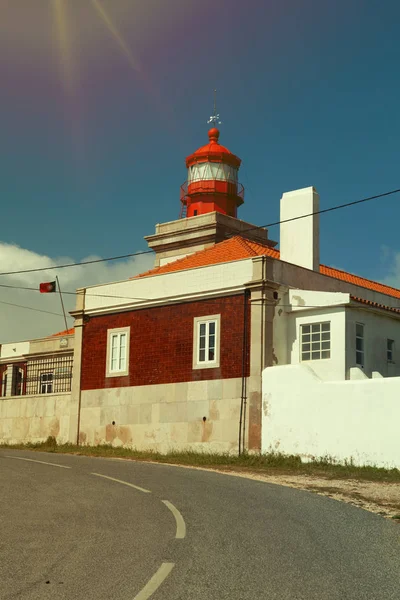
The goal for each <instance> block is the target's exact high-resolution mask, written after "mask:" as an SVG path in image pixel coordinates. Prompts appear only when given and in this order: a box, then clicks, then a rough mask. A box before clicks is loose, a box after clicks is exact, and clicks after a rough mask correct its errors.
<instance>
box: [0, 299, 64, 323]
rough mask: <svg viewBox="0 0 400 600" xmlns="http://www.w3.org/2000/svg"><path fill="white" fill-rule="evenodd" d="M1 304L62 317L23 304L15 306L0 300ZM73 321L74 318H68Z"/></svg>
mask: <svg viewBox="0 0 400 600" xmlns="http://www.w3.org/2000/svg"><path fill="white" fill-rule="evenodd" d="M0 304H7V305H8V306H14V307H16V308H25V309H26V310H34V311H35V312H41V313H46V314H48V315H55V316H56V317H62V314H61V313H55V312H51V311H49V310H42V309H41V308H33V306H22V304H14V303H13V302H4V300H0ZM68 318H69V319H72V317H68Z"/></svg>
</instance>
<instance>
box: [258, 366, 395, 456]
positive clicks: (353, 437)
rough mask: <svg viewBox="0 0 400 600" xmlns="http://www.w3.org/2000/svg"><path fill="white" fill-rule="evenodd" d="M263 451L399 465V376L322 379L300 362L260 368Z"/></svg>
mask: <svg viewBox="0 0 400 600" xmlns="http://www.w3.org/2000/svg"><path fill="white" fill-rule="evenodd" d="M262 388H263V405H262V451H263V452H268V451H270V450H275V451H280V452H284V453H287V454H299V455H300V456H301V457H302V458H303V459H305V460H307V459H311V458H313V457H321V456H326V455H328V456H330V457H332V458H334V459H336V460H338V461H341V462H343V461H344V460H346V459H347V460H349V459H351V458H352V459H353V461H354V463H355V464H357V465H368V464H370V465H376V466H381V467H397V468H400V441H399V440H400V436H399V423H400V377H388V378H377V379H363V380H358V381H357V380H350V381H321V379H319V377H318V376H317V375H316V374H315V373H314V371H313V370H312V369H311V368H310V367H308V366H305V365H284V366H277V367H269V368H267V369H265V370H264V372H263V382H262Z"/></svg>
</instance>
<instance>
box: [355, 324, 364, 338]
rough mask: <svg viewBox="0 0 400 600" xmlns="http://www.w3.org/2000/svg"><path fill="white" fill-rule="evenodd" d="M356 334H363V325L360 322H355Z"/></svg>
mask: <svg viewBox="0 0 400 600" xmlns="http://www.w3.org/2000/svg"><path fill="white" fill-rule="evenodd" d="M356 335H357V336H359V337H363V336H364V325H362V324H361V323H356Z"/></svg>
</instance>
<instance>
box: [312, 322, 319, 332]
mask: <svg viewBox="0 0 400 600" xmlns="http://www.w3.org/2000/svg"><path fill="white" fill-rule="evenodd" d="M320 330H321V325H320V323H316V324H315V325H311V331H312V332H313V333H316V332H317V331H320Z"/></svg>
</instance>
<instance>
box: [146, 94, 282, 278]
mask: <svg viewBox="0 0 400 600" xmlns="http://www.w3.org/2000/svg"><path fill="white" fill-rule="evenodd" d="M208 123H211V129H210V130H209V132H208V140H209V141H208V144H206V145H205V146H202V147H201V148H199V149H198V150H196V152H193V154H191V155H190V156H188V157H187V158H186V167H187V169H188V178H187V181H186V182H185V183H184V184H183V185H182V186H181V196H180V201H181V211H180V218H179V219H177V220H175V221H169V222H168V223H158V224H157V225H156V231H155V234H153V235H148V236H146V237H145V240H146V241H147V243H148V245H149V247H150V248H151V249H152V250H154V251H155V254H156V256H155V265H154V266H156V267H157V266H162V265H164V264H167V263H169V262H172V261H175V260H178V259H179V258H183V257H184V256H188V255H189V254H193V253H194V252H198V251H200V250H204V249H205V248H209V247H211V246H214V245H215V244H218V243H219V242H222V241H224V240H226V239H227V238H229V237H232V236H234V235H239V236H241V237H244V238H247V239H249V240H254V241H257V242H260V243H262V244H265V245H266V246H271V247H274V246H276V242H274V241H272V240H270V239H269V238H268V231H267V229H266V228H264V227H257V226H254V225H251V223H246V222H245V221H241V220H240V219H238V218H237V209H238V207H239V206H240V205H241V204H243V202H244V188H243V186H242V185H241V184H240V183H239V181H238V173H239V168H240V164H241V160H240V158H239V157H238V156H236V155H235V154H232V152H230V151H229V150H228V149H227V148H225V146H222V145H221V144H220V143H219V137H220V132H219V129H218V128H217V125H220V121H219V115H218V114H217V109H216V102H215V96H214V113H213V115H212V116H211V117H210V119H209V121H208Z"/></svg>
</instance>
